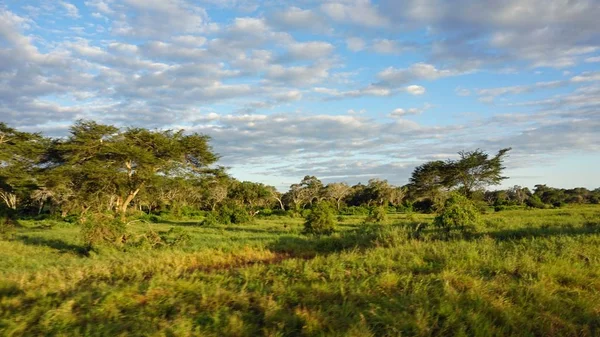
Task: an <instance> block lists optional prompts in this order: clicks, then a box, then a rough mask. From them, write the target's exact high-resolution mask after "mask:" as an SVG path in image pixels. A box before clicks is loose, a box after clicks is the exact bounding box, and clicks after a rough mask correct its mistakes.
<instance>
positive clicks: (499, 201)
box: [0, 120, 600, 221]
mask: <svg viewBox="0 0 600 337" xmlns="http://www.w3.org/2000/svg"><path fill="white" fill-rule="evenodd" d="M509 151H510V148H506V149H501V150H500V151H498V153H497V154H496V155H494V156H490V155H488V154H487V153H485V152H484V151H482V150H474V151H462V152H460V153H459V157H458V159H455V160H446V161H431V162H427V163H425V164H422V165H420V166H418V167H416V168H415V170H414V171H413V173H412V175H411V177H410V180H409V182H408V184H406V185H403V186H394V185H392V184H390V183H388V182H387V181H386V180H381V179H371V180H369V181H368V182H367V183H366V184H362V183H359V184H356V185H353V186H350V185H348V184H346V183H343V182H334V183H329V184H324V183H323V182H322V181H321V180H319V179H318V178H317V177H315V176H305V177H304V178H303V179H302V180H301V181H299V182H298V183H295V184H292V185H291V186H290V188H289V190H288V191H286V192H285V193H281V192H279V191H277V189H276V188H275V187H273V186H268V185H264V184H261V183H255V182H248V181H238V180H236V179H234V178H233V177H231V176H229V175H228V174H227V173H226V169H225V168H224V167H221V166H218V165H216V163H217V161H218V159H219V156H218V155H217V154H216V153H215V152H214V150H213V149H212V147H211V146H210V138H209V137H208V136H206V135H202V134H198V133H185V132H184V131H183V130H179V131H173V130H149V129H145V128H133V127H131V128H124V129H121V128H117V127H115V126H112V125H104V124H99V123H96V122H94V121H83V120H81V121H78V122H76V123H75V124H74V125H72V126H71V128H70V129H69V134H68V136H66V137H64V138H49V137H45V136H44V135H42V134H41V133H29V132H22V131H18V130H16V129H15V128H11V127H9V126H7V125H6V124H4V123H0V201H1V202H2V203H1V206H0V212H1V213H2V214H4V215H5V216H10V217H18V216H36V215H49V216H56V217H61V218H65V217H69V216H74V217H81V216H85V215H86V214H99V213H102V214H113V215H114V216H115V217H120V218H124V217H126V216H128V215H130V214H135V213H138V214H141V213H145V214H164V213H169V214H172V215H175V216H186V215H187V216H190V215H195V214H199V213H201V212H221V213H227V214H228V216H227V219H225V221H228V220H230V219H235V218H236V217H237V218H243V219H247V218H251V217H253V216H256V215H257V214H261V215H269V214H272V213H276V214H290V215H294V214H301V213H302V212H303V211H304V210H307V209H312V208H313V207H314V206H315V205H316V204H319V203H321V202H324V201H326V202H328V203H330V204H331V205H332V207H333V208H335V209H336V210H337V211H338V212H339V213H345V214H364V213H365V212H367V211H368V209H370V208H373V207H387V208H389V209H392V210H396V211H417V212H432V211H435V209H436V207H439V205H442V204H443V203H444V200H445V198H447V196H448V194H449V193H450V192H458V193H460V194H462V195H464V196H465V197H467V198H469V199H471V200H473V201H474V202H475V203H476V204H477V205H480V206H481V207H489V206H493V207H495V208H496V210H502V209H505V208H507V207H520V206H527V207H540V208H544V207H560V206H561V205H563V204H565V203H598V202H600V189H595V190H588V189H585V188H575V189H557V188H551V187H547V186H546V185H536V186H535V189H534V190H533V191H531V190H529V189H528V188H525V187H520V186H514V187H512V188H509V189H506V190H495V191H490V190H486V188H488V187H489V186H493V185H498V184H500V183H501V182H502V181H503V180H504V179H506V178H507V177H504V176H503V175H502V172H503V170H504V166H503V160H504V159H505V157H506V156H507V154H508V153H509ZM204 214H205V213H204ZM220 220H221V221H223V219H220Z"/></svg>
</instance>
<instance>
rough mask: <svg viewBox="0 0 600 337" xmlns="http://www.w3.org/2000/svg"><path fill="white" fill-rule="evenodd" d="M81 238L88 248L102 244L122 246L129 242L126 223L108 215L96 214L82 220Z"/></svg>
mask: <svg viewBox="0 0 600 337" xmlns="http://www.w3.org/2000/svg"><path fill="white" fill-rule="evenodd" d="M81 236H82V239H83V242H84V243H85V244H86V245H87V247H88V248H91V247H94V246H96V245H100V244H109V245H117V246H120V245H122V244H123V243H125V241H126V240H127V237H126V228H125V223H124V222H123V221H121V220H120V219H118V218H116V217H114V216H111V215H106V214H94V215H90V216H88V217H86V218H84V219H82V221H81Z"/></svg>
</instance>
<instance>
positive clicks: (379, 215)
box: [365, 206, 387, 223]
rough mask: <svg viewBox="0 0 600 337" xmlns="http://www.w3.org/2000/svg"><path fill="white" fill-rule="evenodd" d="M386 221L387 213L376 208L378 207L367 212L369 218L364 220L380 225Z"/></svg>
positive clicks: (380, 208)
mask: <svg viewBox="0 0 600 337" xmlns="http://www.w3.org/2000/svg"><path fill="white" fill-rule="evenodd" d="M386 220H387V213H386V211H385V207H383V206H378V207H373V208H371V210H370V212H369V216H367V219H366V220H365V222H376V223H381V222H385V221H386Z"/></svg>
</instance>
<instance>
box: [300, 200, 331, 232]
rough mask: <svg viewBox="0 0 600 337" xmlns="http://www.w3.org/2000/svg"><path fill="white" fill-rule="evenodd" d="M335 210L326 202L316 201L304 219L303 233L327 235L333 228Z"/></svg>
mask: <svg viewBox="0 0 600 337" xmlns="http://www.w3.org/2000/svg"><path fill="white" fill-rule="evenodd" d="M335 223H336V218H335V212H334V210H333V208H332V207H331V206H330V205H329V203H327V202H319V203H317V204H316V205H315V206H314V207H313V208H312V210H311V211H310V212H309V213H308V215H307V216H306V219H305V221H304V233H305V234H317V235H322V234H324V235H329V234H331V233H333V231H334V229H335Z"/></svg>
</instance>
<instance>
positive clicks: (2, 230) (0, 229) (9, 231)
mask: <svg viewBox="0 0 600 337" xmlns="http://www.w3.org/2000/svg"><path fill="white" fill-rule="evenodd" d="M14 231H15V222H14V220H12V219H11V218H10V217H9V216H7V215H1V214H0V240H8V239H10V238H12V236H13V233H14Z"/></svg>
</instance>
